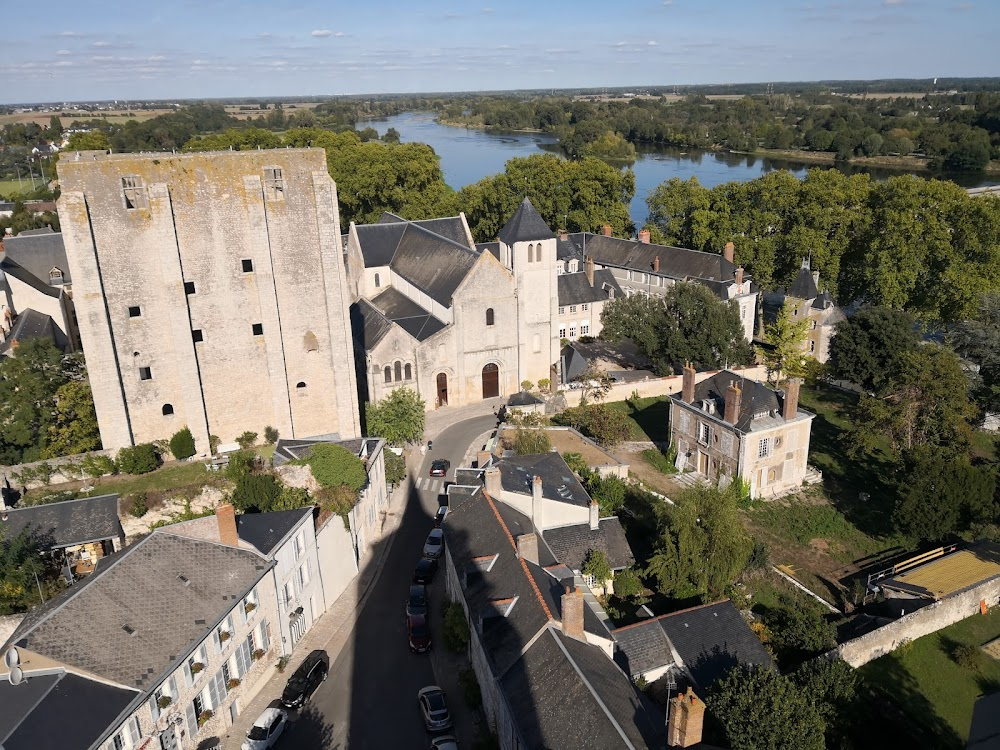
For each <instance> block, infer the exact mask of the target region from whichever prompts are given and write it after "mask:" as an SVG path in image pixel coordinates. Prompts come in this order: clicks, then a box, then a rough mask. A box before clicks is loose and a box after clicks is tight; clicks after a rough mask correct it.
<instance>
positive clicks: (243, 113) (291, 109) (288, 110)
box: [226, 102, 320, 120]
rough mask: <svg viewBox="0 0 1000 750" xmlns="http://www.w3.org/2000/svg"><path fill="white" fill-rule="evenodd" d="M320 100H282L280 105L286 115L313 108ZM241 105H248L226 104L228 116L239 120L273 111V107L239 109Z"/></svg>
mask: <svg viewBox="0 0 1000 750" xmlns="http://www.w3.org/2000/svg"><path fill="white" fill-rule="evenodd" d="M319 104H320V102H282V103H281V106H282V107H283V108H284V110H285V114H286V115H291V114H294V113H295V112H297V111H298V110H300V109H315V108H316V107H317V106H318V105H319ZM241 106H244V107H245V106H248V105H246V104H244V105H240V104H227V105H226V114H227V115H229V116H230V117H235V118H237V119H240V120H245V119H247V118H248V117H260V116H261V115H266V114H268V113H269V112H273V111H274V110H273V109H242V110H241V109H240V107H241Z"/></svg>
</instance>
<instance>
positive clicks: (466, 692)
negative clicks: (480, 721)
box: [458, 669, 483, 711]
mask: <svg viewBox="0 0 1000 750" xmlns="http://www.w3.org/2000/svg"><path fill="white" fill-rule="evenodd" d="M458 686H459V687H460V688H461V689H462V697H463V698H465V705H466V706H468V707H469V708H471V709H472V710H473V711H475V710H476V709H477V708H479V707H480V706H481V705H483V694H482V691H480V689H479V680H477V679H476V673H475V672H474V671H473V670H471V669H463V670H462V671H461V672H459V673H458Z"/></svg>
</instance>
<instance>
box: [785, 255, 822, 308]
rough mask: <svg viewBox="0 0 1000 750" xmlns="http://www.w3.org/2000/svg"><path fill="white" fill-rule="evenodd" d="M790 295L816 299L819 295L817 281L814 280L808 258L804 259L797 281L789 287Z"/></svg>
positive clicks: (796, 277)
mask: <svg viewBox="0 0 1000 750" xmlns="http://www.w3.org/2000/svg"><path fill="white" fill-rule="evenodd" d="M788 296H789V297H797V298H798V299H815V298H816V297H817V296H819V290H818V289H817V288H816V282H815V281H813V276H812V271H810V270H809V261H808V260H803V261H802V267H801V268H800V269H799V272H798V274H797V275H796V276H795V281H793V282H792V285H791V286H790V287H788Z"/></svg>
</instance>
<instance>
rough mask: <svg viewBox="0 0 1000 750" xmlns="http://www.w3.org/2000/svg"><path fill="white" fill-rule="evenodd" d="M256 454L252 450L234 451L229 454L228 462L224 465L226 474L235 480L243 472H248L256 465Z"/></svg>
mask: <svg viewBox="0 0 1000 750" xmlns="http://www.w3.org/2000/svg"><path fill="white" fill-rule="evenodd" d="M257 458H258V457H257V454H256V453H254V452H253V451H236V452H235V453H230V454H229V464H228V465H227V466H226V476H227V477H229V478H230V479H232V480H233V481H234V482H235V481H237V480H238V479H239V478H240V477H242V476H243V475H244V474H249V473H250V472H252V471H253V470H254V468H256V466H257Z"/></svg>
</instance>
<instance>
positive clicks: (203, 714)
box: [198, 711, 215, 727]
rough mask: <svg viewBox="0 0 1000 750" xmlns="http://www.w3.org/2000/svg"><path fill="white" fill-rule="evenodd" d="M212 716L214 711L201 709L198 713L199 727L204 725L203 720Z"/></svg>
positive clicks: (205, 720)
mask: <svg viewBox="0 0 1000 750" xmlns="http://www.w3.org/2000/svg"><path fill="white" fill-rule="evenodd" d="M213 716H215V713H213V712H212V711H202V712H201V713H200V714H198V726H199V727H202V726H205V722H207V721H208V720H209V719H211V718H212V717H213Z"/></svg>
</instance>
